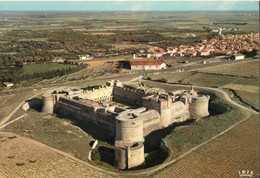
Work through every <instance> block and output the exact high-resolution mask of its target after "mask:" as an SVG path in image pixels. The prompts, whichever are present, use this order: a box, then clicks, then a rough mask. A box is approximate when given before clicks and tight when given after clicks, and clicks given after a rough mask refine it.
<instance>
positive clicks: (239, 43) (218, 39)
mask: <svg viewBox="0 0 260 178" xmlns="http://www.w3.org/2000/svg"><path fill="white" fill-rule="evenodd" d="M253 49H257V50H258V49H259V33H255V34H254V33H251V34H243V35H221V34H220V35H219V36H215V37H214V38H212V39H210V40H208V41H207V40H202V42H201V43H198V44H196V45H193V46H185V45H180V46H176V47H168V48H167V49H163V48H159V47H151V48H150V49H149V53H148V54H147V58H150V57H153V58H160V57H162V56H163V55H167V54H169V55H170V56H189V57H196V56H210V55H211V54H212V53H214V54H216V55H230V56H231V55H234V56H235V59H243V58H244V55H243V54H241V52H242V51H243V50H244V51H252V50H253ZM241 56H242V57H241Z"/></svg>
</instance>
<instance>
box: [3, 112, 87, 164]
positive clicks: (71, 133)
mask: <svg viewBox="0 0 260 178" xmlns="http://www.w3.org/2000/svg"><path fill="white" fill-rule="evenodd" d="M5 130H6V131H9V132H13V133H16V134H19V135H22V136H26V137H29V138H31V139H33V140H37V141H39V142H41V143H44V144H46V145H48V146H51V147H53V148H56V149H59V150H62V151H64V152H67V153H69V154H71V155H73V156H74V157H77V158H80V159H82V160H84V161H87V160H88V152H89V150H90V142H91V140H92V138H91V137H90V136H88V135H87V134H86V133H85V132H83V131H82V130H80V129H78V128H77V127H75V126H73V125H72V124H71V122H70V121H69V120H66V119H60V118H57V117H55V116H54V115H46V114H43V113H40V112H36V111H34V110H31V111H29V112H27V115H26V116H25V117H24V118H22V119H20V120H18V121H16V122H14V123H12V124H10V125H8V126H7V127H6V128H5Z"/></svg>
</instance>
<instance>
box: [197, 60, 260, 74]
mask: <svg viewBox="0 0 260 178" xmlns="http://www.w3.org/2000/svg"><path fill="white" fill-rule="evenodd" d="M198 71H200V72H207V73H215V74H225V75H237V76H247V77H258V76H259V60H257V61H254V62H250V61H249V62H246V63H234V64H230V65H225V66H215V67H214V68H205V69H199V70H198Z"/></svg>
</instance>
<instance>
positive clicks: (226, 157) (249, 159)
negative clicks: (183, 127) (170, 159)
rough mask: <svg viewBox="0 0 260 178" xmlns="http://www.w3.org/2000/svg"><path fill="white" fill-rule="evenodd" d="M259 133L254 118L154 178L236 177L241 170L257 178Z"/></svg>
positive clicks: (256, 119) (257, 122) (158, 173)
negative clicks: (251, 172) (251, 173)
mask: <svg viewBox="0 0 260 178" xmlns="http://www.w3.org/2000/svg"><path fill="white" fill-rule="evenodd" d="M258 130H259V120H258V116H257V115H255V116H252V117H251V118H250V119H248V120H247V121H245V122H243V123H241V124H240V125H239V126H237V127H235V128H234V129H232V130H230V131H229V132H227V133H226V134H225V135H223V136H220V137H219V138H217V139H216V140H214V141H212V142H210V143H209V144H207V145H205V146H203V147H201V148H199V149H198V150H196V151H194V152H193V153H191V154H189V155H188V156H186V157H184V158H183V159H181V160H179V161H178V162H176V163H174V164H172V165H170V166H169V167H167V168H165V169H163V170H161V171H159V172H157V173H156V174H155V175H153V177H185V178H186V177H209V178H210V177H239V173H238V171H240V172H241V171H242V170H246V171H247V170H249V171H253V177H259V164H258V161H259V160H258V155H259V153H258V150H259V134H258ZM176 143H177V144H178V142H177V140H176Z"/></svg>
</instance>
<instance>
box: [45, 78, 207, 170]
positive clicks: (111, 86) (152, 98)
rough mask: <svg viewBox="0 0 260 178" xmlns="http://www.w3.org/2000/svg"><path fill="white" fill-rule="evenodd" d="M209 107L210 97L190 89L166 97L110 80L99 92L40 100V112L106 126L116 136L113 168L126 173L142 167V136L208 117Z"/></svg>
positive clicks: (61, 92)
mask: <svg viewBox="0 0 260 178" xmlns="http://www.w3.org/2000/svg"><path fill="white" fill-rule="evenodd" d="M117 104H118V105H117ZM208 104H209V96H205V95H198V94H197V92H196V91H194V90H193V89H192V90H177V91H173V92H169V93H167V92H165V91H164V90H161V89H145V88H142V89H138V88H135V87H132V86H129V85H123V84H122V83H121V82H120V81H118V80H112V81H109V82H106V85H105V86H101V87H98V88H92V89H87V90H86V89H84V88H76V87H74V88H62V89H57V90H55V91H54V92H52V93H51V92H48V93H47V94H45V95H44V96H43V108H42V111H43V112H45V113H53V112H58V113H63V114H65V115H66V114H67V115H68V116H73V117H75V118H76V119H79V120H91V121H92V122H93V123H96V124H97V125H98V126H101V125H103V126H105V128H106V129H108V130H110V131H111V133H112V135H114V136H115V162H116V166H117V167H118V168H119V169H129V168H133V167H136V166H139V165H141V164H143V163H144V146H143V142H144V137H145V136H147V135H148V134H150V133H151V132H153V131H155V130H158V129H161V128H165V127H168V126H169V125H171V124H173V123H175V122H184V121H186V120H188V119H190V118H200V117H205V116H208V115H209V112H208ZM54 108H55V109H54Z"/></svg>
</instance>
